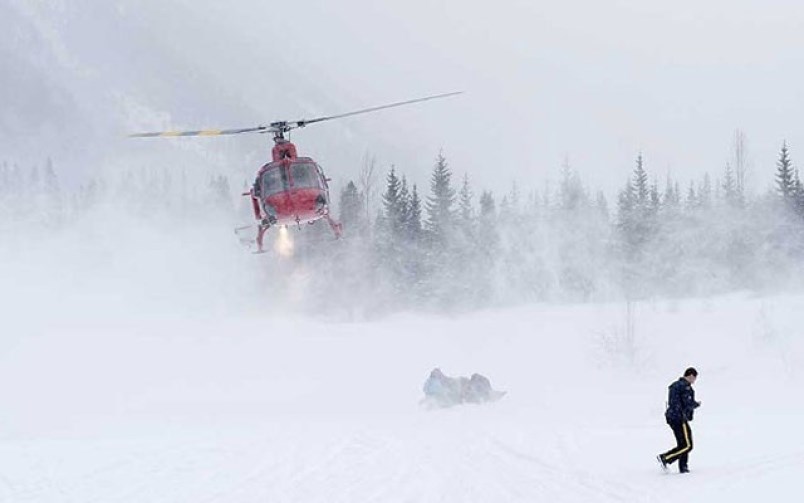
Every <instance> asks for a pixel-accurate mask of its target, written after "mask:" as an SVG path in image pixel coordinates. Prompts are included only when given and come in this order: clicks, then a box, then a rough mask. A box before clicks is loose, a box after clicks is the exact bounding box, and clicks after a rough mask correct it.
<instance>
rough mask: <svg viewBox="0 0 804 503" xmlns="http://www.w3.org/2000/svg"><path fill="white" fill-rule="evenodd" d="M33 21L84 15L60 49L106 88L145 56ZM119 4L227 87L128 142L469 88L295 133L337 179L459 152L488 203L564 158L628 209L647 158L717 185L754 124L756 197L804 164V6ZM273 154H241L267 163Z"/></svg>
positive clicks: (417, 174) (455, 157) (455, 156)
mask: <svg viewBox="0 0 804 503" xmlns="http://www.w3.org/2000/svg"><path fill="white" fill-rule="evenodd" d="M10 1H11V2H12V3H14V4H16V5H17V6H18V8H21V9H23V8H22V7H19V6H21V5H25V4H26V2H23V1H22V0H10ZM28 5H37V6H38V7H35V8H28V7H25V8H24V10H25V9H27V12H28V14H30V13H31V12H38V13H39V14H41V13H43V12H44V13H47V14H49V15H50V17H51V18H52V19H59V17H58V16H57V15H54V14H53V13H54V12H56V13H58V11H59V10H62V11H64V10H67V11H70V10H72V11H82V12H83V15H82V16H80V19H81V21H80V23H79V22H78V21H74V22H73V24H72V25H71V22H70V21H69V19H70V17H69V16H63V17H62V18H61V19H66V20H65V21H63V22H61V23H55V24H53V26H55V29H56V31H62V32H63V33H66V34H72V35H63V38H64V40H66V42H65V45H66V50H67V51H68V52H69V51H74V52H76V53H78V54H79V56H77V57H78V58H79V59H80V58H81V57H82V56H81V54H82V53H81V51H85V53H87V54H88V53H90V52H92V51H96V52H95V55H96V57H95V58H94V59H92V58H88V57H86V56H84V62H83V64H84V65H85V66H86V65H88V66H90V67H92V68H91V70H92V71H93V72H94V74H95V75H96V76H98V75H99V77H97V78H96V80H97V82H102V81H103V78H104V77H103V73H104V71H105V67H106V66H107V65H106V64H104V60H103V58H107V60H110V61H109V62H111V59H114V58H118V57H120V56H116V55H115V54H118V53H117V52H116V51H115V47H116V46H117V45H119V44H128V47H129V49H128V50H129V51H131V50H132V49H130V47H134V48H135V49H134V51H136V47H140V46H144V43H143V44H140V43H139V41H137V40H133V41H132V40H115V36H114V30H112V31H111V32H110V30H109V29H108V27H107V30H106V31H105V32H104V31H102V30H100V28H99V27H94V26H92V19H93V18H92V16H93V12H94V9H95V8H94V7H93V5H94V3H93V2H88V1H69V0H63V1H61V2H40V3H37V4H28ZM54 6H55V7H54ZM116 7H117V10H118V12H120V13H121V15H122V16H123V19H124V20H128V21H127V22H140V23H144V24H146V25H148V26H149V29H150V30H151V31H150V33H152V34H153V38H152V39H150V40H149V41H148V43H149V44H150V45H149V46H148V51H149V53H150V54H149V57H150V58H158V57H160V52H161V51H160V49H159V47H163V48H164V53H165V54H167V53H169V54H170V55H171V57H172V58H180V59H181V60H184V61H186V62H187V64H188V65H190V66H194V67H196V68H198V69H199V71H198V72H197V73H195V74H192V75H187V76H186V83H185V84H183V85H186V86H191V87H204V86H208V85H210V82H209V81H210V80H211V79H214V80H215V82H214V86H215V87H214V88H213V89H214V90H213V91H208V94H209V93H213V94H214V93H217V94H214V95H215V96H217V97H218V99H217V102H216V103H214V106H213V103H212V102H211V100H207V101H206V102H201V101H198V102H194V101H190V103H189V105H188V103H187V102H184V103H179V102H177V101H178V100H175V101H174V103H171V102H170V100H167V101H166V100H162V101H160V102H159V104H158V107H156V106H155V105H154V104H153V103H150V104H148V105H149V106H151V107H155V110H154V111H155V112H159V113H161V114H162V115H161V116H160V117H163V120H162V121H161V122H160V123H156V122H159V121H151V122H154V123H153V124H148V123H147V122H148V121H147V120H145V121H140V122H138V123H136V124H131V123H123V124H121V127H122V128H125V127H135V126H136V127H164V126H165V125H166V124H165V120H164V117H168V118H169V120H168V122H170V124H169V125H171V126H173V125H176V126H180V127H208V126H226V127H228V126H250V125H253V124H254V123H255V122H257V123H259V122H268V121H271V120H276V119H297V118H302V117H305V118H309V117H313V116H316V115H330V114H334V113H340V112H344V111H349V110H350V109H356V108H363V107H366V106H372V105H377V104H381V103H384V102H389V101H398V100H402V99H408V98H415V97H418V96H422V95H428V94H434V93H442V92H447V91H453V90H464V91H466V94H465V95H463V96H460V97H458V98H450V99H448V100H443V101H442V102H431V103H426V104H422V105H415V106H411V107H409V108H407V109H404V110H403V109H397V110H390V111H385V112H381V113H377V114H373V115H367V116H363V117H355V118H349V119H344V120H342V121H339V122H338V123H335V122H332V123H324V124H319V125H315V126H311V127H310V128H309V129H307V130H304V131H301V132H299V133H297V134H296V135H295V136H294V140H295V141H296V142H297V143H298V145H299V147H300V150H301V151H302V152H303V153H306V154H309V155H312V156H314V157H315V158H316V159H317V160H318V161H319V162H321V164H322V165H324V167H325V168H326V169H327V172H328V174H329V176H331V177H333V178H335V179H336V180H345V179H347V178H354V177H355V176H356V174H357V171H358V169H359V164H360V159H361V158H362V157H363V156H364V155H365V154H366V152H371V153H372V154H374V155H375V156H376V157H377V160H378V161H379V162H380V165H381V167H383V168H385V167H387V166H388V165H390V164H392V163H393V164H396V165H397V166H398V167H399V168H400V170H402V171H403V172H407V173H408V174H409V175H410V176H411V177H412V178H413V181H417V182H419V183H420V184H422V183H426V181H427V175H428V172H429V169H430V166H431V164H432V160H433V158H434V157H435V156H436V154H437V153H438V151H439V149H441V148H443V149H444V153H445V154H446V156H447V157H448V159H449V160H450V162H451V165H452V167H453V168H454V170H455V172H456V173H457V175H458V176H462V175H463V173H468V174H469V176H470V178H471V179H472V180H473V181H474V183H475V185H476V188H478V189H480V188H489V189H493V190H495V191H496V192H501V191H506V190H508V188H510V186H511V184H512V183H513V182H514V181H516V182H517V183H518V184H519V185H520V186H523V187H533V188H542V187H543V184H544V182H545V181H546V180H548V178H550V179H552V180H553V182H554V181H555V179H556V177H557V174H558V172H559V169H560V166H561V164H562V162H563V160H564V158H565V157H568V158H569V160H570V163H571V164H572V165H573V167H575V168H576V169H577V170H578V171H579V172H580V173H581V175H582V176H583V178H584V179H585V180H587V181H588V182H589V184H590V185H592V187H593V188H603V189H605V190H607V191H608V192H609V193H613V191H614V190H616V189H617V188H618V187H619V186H621V185H622V183H623V182H624V180H625V178H626V177H627V176H628V173H629V171H630V170H631V168H632V167H633V162H634V158H635V157H636V155H637V153H638V152H640V151H642V152H643V153H644V155H645V158H646V163H647V168H648V169H649V171H650V172H651V173H652V174H654V175H656V176H657V177H658V178H659V180H660V182H662V181H663V180H664V177H665V175H666V173H667V172H668V170H669V171H670V172H671V173H672V174H673V175H674V176H675V177H677V178H678V179H679V180H680V181H681V182H682V183H686V182H687V181H688V180H689V179H690V178H692V177H695V178H698V177H700V176H702V175H703V173H704V172H705V171H709V172H710V173H712V175H719V174H720V172H721V171H722V169H723V166H724V164H725V162H726V161H727V160H728V159H729V155H730V144H731V140H732V137H733V134H734V131H735V129H737V128H740V129H742V130H743V131H745V133H746V135H747V138H748V147H749V156H750V160H751V161H752V163H753V171H752V173H751V175H750V178H749V182H750V183H753V184H754V187H753V188H754V190H764V188H765V187H766V186H767V185H768V184H769V182H770V180H771V177H772V169H773V164H774V161H775V158H776V154H777V152H778V149H779V146H780V144H781V142H782V140H783V139H787V141H788V142H789V143H790V144H791V146H792V153H793V159H794V161H796V160H797V159H798V152H799V149H800V148H804V133H802V131H801V120H802V117H801V114H800V111H801V109H802V100H803V99H804V97H802V89H804V86H802V69H801V66H802V63H803V62H804V61H802V60H804V52H802V46H803V45H804V44H802V42H804V4H801V3H800V2H794V1H783V0H771V1H763V2H760V1H744V0H743V1H740V0H730V1H723V0H713V1H705V2H701V1H698V2H693V1H686V0H682V1H676V2H654V1H639V2H637V1H606V2H600V1H580V0H575V1H572V0H564V1H560V2H559V1H555V2H536V1H519V0H516V1H511V0H509V1H500V2H485V1H484V2H478V1H475V0H470V1H466V0H464V1H457V0H455V1H453V0H448V1H433V0H430V1H424V0H405V1H397V0H389V1H384V2H369V1H365V2H358V1H353V0H341V1H338V2H332V1H324V0H307V1H303V2H281V3H280V2H264V1H258V0H243V1H239V2H212V1H207V0H203V1H199V0H192V1H191V0H173V1H172V2H155V1H146V2H133V1H132V2H117V3H116ZM37 9H38V10H37ZM98 15H99V16H100V14H98ZM52 19H51V23H53V21H52ZM104 21H105V20H104V19H102V18H99V19H97V22H98V23H103V22H104ZM123 33H125V32H123ZM122 36H125V35H122ZM82 37H83V42H84V43H83V44H77V43H74V42H75V41H76V40H81V39H82ZM100 38H103V39H102V40H100ZM70 41H73V46H71V42H70ZM143 42H144V41H143ZM159 44H161V46H160V45H159ZM93 46H95V47H96V48H95V49H91V47H93ZM97 46H103V47H105V48H106V49H105V51H106V52H103V53H102V54H105V55H104V56H101V57H99V56H98V54H100V53H98V52H97V51H99V50H100V49H98V48H97ZM18 47H20V46H18ZM155 47H156V48H155ZM18 50H24V47H22V48H20V49H18ZM99 58H100V59H99ZM90 61H91V62H90ZM125 62H126V61H125V59H124V58H123V61H116V62H115V65H113V66H114V68H119V65H121V64H125ZM132 64H133V63H132ZM109 71H111V70H109ZM118 73H119V71H118ZM199 75H203V76H204V78H203V79H200V78H199ZM150 77H151V78H154V77H156V78H158V75H157V76H153V75H152V76H150ZM109 78H111V77H109ZM174 82H175V81H173V82H171V83H170V85H175V84H174ZM140 84H141V83H140V82H139V81H138V79H137V78H136V77H134V78H128V79H126V84H125V86H126V88H125V89H124V90H123V91H124V92H126V93H128V94H130V95H131V96H134V97H135V98H136V99H137V100H140V101H144V102H145V103H147V100H148V99H149V98H148V97H149V93H150V92H151V87H147V86H145V85H140ZM177 87H180V86H177ZM217 90H220V92H217ZM123 91H121V92H123ZM234 101H237V103H233V102H234ZM230 102H231V103H232V106H231V108H227V107H226V103H230ZM205 109H206V111H205ZM187 110H190V112H188V111H187ZM245 110H247V111H245ZM218 120H220V122H219V123H218V122H217V121H218ZM202 121H203V123H198V122H202ZM265 139H266V138H264V137H263V138H260V137H257V138H249V139H244V140H242V145H243V148H245V149H257V148H261V147H260V146H261V145H262V141H263V140H265ZM198 141H204V142H209V141H212V139H199V140H198ZM212 145H214V144H212ZM210 146H211V145H210V144H209V143H207V144H206V146H205V148H209V147H210ZM127 148H130V147H127ZM136 148H137V149H141V148H142V146H138V147H136ZM213 148H214V147H213ZM802 152H804V150H802ZM139 155H144V156H147V155H148V153H147V151H146V150H142V151H141V152H139ZM802 155H804V153H803V154H802ZM238 169H239V168H238ZM247 169H251V166H249V167H248V168H247Z"/></svg>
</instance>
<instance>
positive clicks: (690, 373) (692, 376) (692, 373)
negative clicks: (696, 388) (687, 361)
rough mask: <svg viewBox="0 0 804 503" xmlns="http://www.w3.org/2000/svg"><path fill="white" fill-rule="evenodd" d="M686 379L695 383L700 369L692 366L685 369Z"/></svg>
mask: <svg viewBox="0 0 804 503" xmlns="http://www.w3.org/2000/svg"><path fill="white" fill-rule="evenodd" d="M684 379H686V380H687V381H688V382H689V383H690V384H695V380H696V379H698V371H697V370H695V367H690V368H688V369H687V370H685V371H684Z"/></svg>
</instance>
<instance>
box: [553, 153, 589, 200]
mask: <svg viewBox="0 0 804 503" xmlns="http://www.w3.org/2000/svg"><path fill="white" fill-rule="evenodd" d="M585 197H586V196H585V194H584V190H583V185H582V184H581V180H580V178H578V173H576V172H575V171H574V170H573V169H572V167H571V166H570V163H569V159H565V160H564V164H562V166H561V183H560V184H559V188H558V200H559V204H560V206H561V209H562V210H563V211H565V212H567V211H574V210H577V209H578V208H579V207H580V206H581V204H582V203H583V202H584V199H585Z"/></svg>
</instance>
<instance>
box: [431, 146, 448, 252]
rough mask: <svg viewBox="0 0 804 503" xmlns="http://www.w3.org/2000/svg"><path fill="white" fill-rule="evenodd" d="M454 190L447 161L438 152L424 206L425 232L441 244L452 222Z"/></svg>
mask: <svg viewBox="0 0 804 503" xmlns="http://www.w3.org/2000/svg"><path fill="white" fill-rule="evenodd" d="M454 205H455V189H454V188H453V187H452V172H451V171H450V169H449V166H448V165H447V160H446V158H445V157H444V155H443V154H442V153H440V152H439V154H438V157H437V158H436V164H435V166H434V167H433V174H432V176H431V177H430V196H429V197H428V198H427V202H426V204H425V206H426V210H427V230H428V231H429V232H430V234H431V236H432V237H433V238H434V239H435V240H436V241H441V242H443V241H444V240H445V239H446V236H447V234H448V233H449V232H450V230H451V228H452V224H453V222H454V217H455V215H454V210H453V207H454Z"/></svg>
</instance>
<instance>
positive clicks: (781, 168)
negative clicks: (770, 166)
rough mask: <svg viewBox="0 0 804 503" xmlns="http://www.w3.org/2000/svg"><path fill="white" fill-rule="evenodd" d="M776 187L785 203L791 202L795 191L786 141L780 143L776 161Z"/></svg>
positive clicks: (793, 175)
mask: <svg viewBox="0 0 804 503" xmlns="http://www.w3.org/2000/svg"><path fill="white" fill-rule="evenodd" d="M776 188H777V191H778V193H779V195H780V196H781V198H782V200H783V201H784V202H785V203H787V204H790V203H792V201H793V199H794V197H795V193H796V184H795V172H794V170H793V162H792V161H791V160H790V152H789V150H788V148H787V142H786V141H785V142H783V143H782V150H781V151H780V152H779V160H778V161H776Z"/></svg>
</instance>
